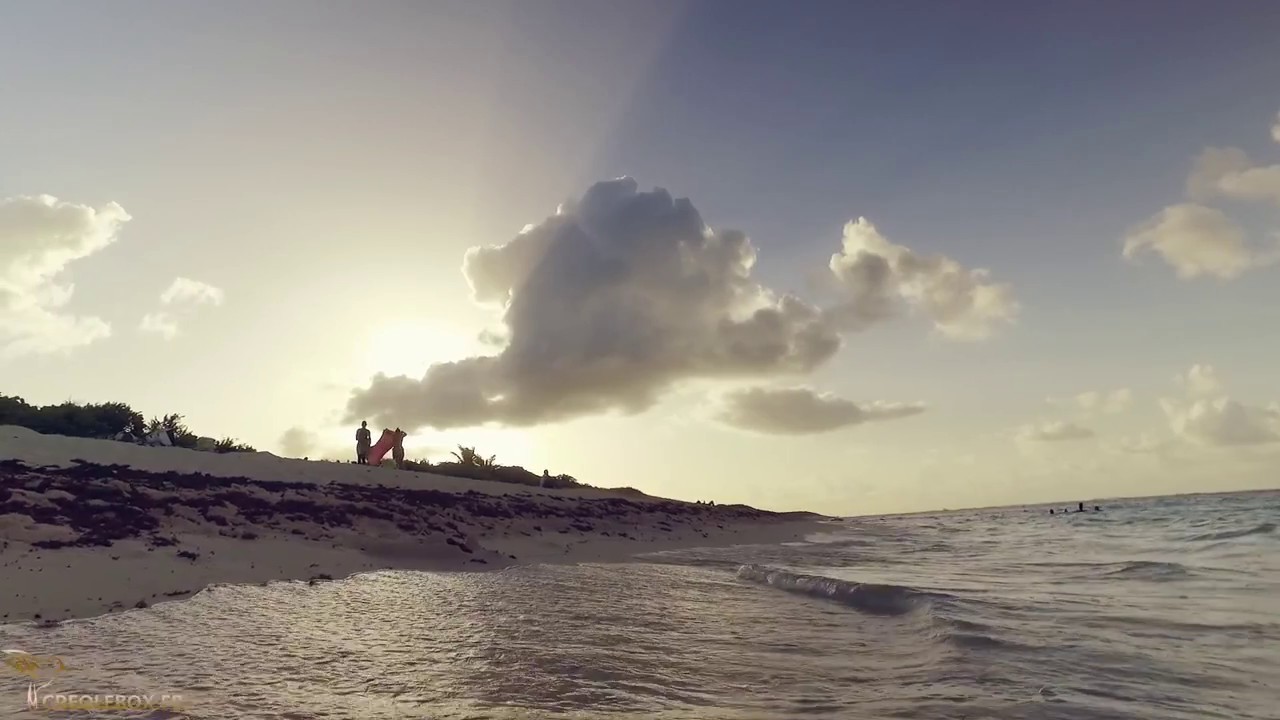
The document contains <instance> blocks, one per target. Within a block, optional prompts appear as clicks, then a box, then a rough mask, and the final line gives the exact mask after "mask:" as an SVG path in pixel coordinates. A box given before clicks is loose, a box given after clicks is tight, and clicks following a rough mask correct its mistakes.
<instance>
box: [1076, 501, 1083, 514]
mask: <svg viewBox="0 0 1280 720" xmlns="http://www.w3.org/2000/svg"><path fill="white" fill-rule="evenodd" d="M1076 512H1084V503H1080V504H1079V505H1077V506H1076Z"/></svg>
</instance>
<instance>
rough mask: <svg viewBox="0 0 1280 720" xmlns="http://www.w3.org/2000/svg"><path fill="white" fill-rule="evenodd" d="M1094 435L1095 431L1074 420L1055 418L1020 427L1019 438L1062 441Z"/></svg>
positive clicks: (1038, 440)
mask: <svg viewBox="0 0 1280 720" xmlns="http://www.w3.org/2000/svg"><path fill="white" fill-rule="evenodd" d="M1091 437H1093V431H1092V430H1090V429H1089V428H1086V427H1081V426H1079V425H1077V424H1075V423H1073V422H1064V421H1061V420H1054V421H1051V422H1042V423H1035V424H1031V425H1023V426H1022V427H1021V428H1019V429H1018V434H1017V438H1018V439H1019V440H1028V441H1032V442H1061V441H1064V440H1084V439H1087V438H1091Z"/></svg>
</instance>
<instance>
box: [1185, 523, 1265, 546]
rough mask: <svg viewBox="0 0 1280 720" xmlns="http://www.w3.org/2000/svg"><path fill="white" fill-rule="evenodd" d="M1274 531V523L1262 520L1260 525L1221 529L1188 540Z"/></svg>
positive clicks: (1239, 536)
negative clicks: (1241, 528) (1239, 528)
mask: <svg viewBox="0 0 1280 720" xmlns="http://www.w3.org/2000/svg"><path fill="white" fill-rule="evenodd" d="M1275 531H1276V524H1275V523H1269V522H1264V523H1262V524H1261V525H1255V526H1253V527H1251V528H1248V529H1245V530H1223V531H1221V532H1216V533H1206V534H1204V535H1196V536H1195V537H1191V538H1188V540H1189V541H1190V542H1205V541H1208V540H1231V539H1233V538H1242V537H1247V536H1249V535H1267V534H1269V533H1273V532H1275Z"/></svg>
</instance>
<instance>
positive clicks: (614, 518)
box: [0, 426, 820, 624]
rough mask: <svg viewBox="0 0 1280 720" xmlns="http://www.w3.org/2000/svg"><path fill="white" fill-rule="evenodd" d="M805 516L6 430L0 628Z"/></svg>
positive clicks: (781, 527)
mask: <svg viewBox="0 0 1280 720" xmlns="http://www.w3.org/2000/svg"><path fill="white" fill-rule="evenodd" d="M818 519H819V518H818V516H815V515H809V514H805V513H781V514H780V513H771V512H766V511H761V510H756V509H753V508H748V507H744V506H717V505H704V504H697V503H687V502H680V501H673V500H666V499H662V498H653V497H648V496H635V495H631V494H621V493H617V492H611V491H607V490H599V489H588V488H579V489H572V490H544V489H540V488H529V487H525V486H520V485H512V484H505V483H498V482H489V481H479V480H471V479H466V478H456V477H446V476H441V475H433V474H429V473H417V472H407V471H396V470H392V469H387V468H378V467H368V466H357V465H352V464H347V463H333V462H313V461H304V460H290V459H284V458H279V457H276V456H274V455H271V454H269V453H232V454H221V455H220V454H214V453H204V452H197V451H194V450H185V449H182V448H173V447H159V448H153V447H142V446H138V445H132V444H127V443H120V442H113V441H109V440H86V439H78V438H66V437H61V436H46V435H40V434H38V433H35V432H33V431H31V430H28V429H25V428H20V427H13V426H3V427H0V588H3V589H2V590H0V623H4V622H8V623H11V622H21V621H34V622H37V623H44V624H48V623H54V622H58V621H61V620H65V619H68V618H81V617H92V616H96V615H100V614H103V613H107V612H114V611H121V610H129V609H134V608H142V607H146V606H149V605H152V604H155V603H158V602H165V601H172V600H179V599H182V598H185V597H188V596H190V595H193V594H195V593H197V592H200V591H202V590H204V589H206V588H210V589H211V591H216V586H217V585H219V584H227V583H267V582H271V581H279V580H307V581H312V582H323V581H326V580H331V579H337V578H342V577H346V576H349V575H351V574H353V573H359V572H367V571H374V570H384V569H406V570H437V571H458V570H467V571H477V570H493V569H499V568H503V567H508V566H510V565H512V564H516V563H546V562H612V561H621V560H625V559H627V558H630V557H632V556H634V555H635V554H637V553H642V552H653V551H658V550H667V549H677V548H685V547H710V546H720V545H735V544H752V543H772V542H783V541H788V540H794V539H799V538H801V537H803V536H804V535H806V534H809V533H812V532H815V531H816V530H818V529H819V528H820V526H818V525H817V524H816V522H817V520H818ZM211 586H213V587H212V588H211Z"/></svg>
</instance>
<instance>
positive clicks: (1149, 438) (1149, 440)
mask: <svg viewBox="0 0 1280 720" xmlns="http://www.w3.org/2000/svg"><path fill="white" fill-rule="evenodd" d="M1167 444H1168V443H1167V442H1166V441H1164V440H1161V439H1159V438H1157V437H1156V436H1155V435H1153V434H1152V433H1139V434H1138V435H1133V436H1128V437H1122V438H1120V444H1119V446H1118V447H1119V450H1120V451H1121V452H1125V453H1130V454H1133V455H1148V454H1151V453H1156V452H1160V451H1161V450H1163V449H1164V448H1165V446H1166V445H1167Z"/></svg>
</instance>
